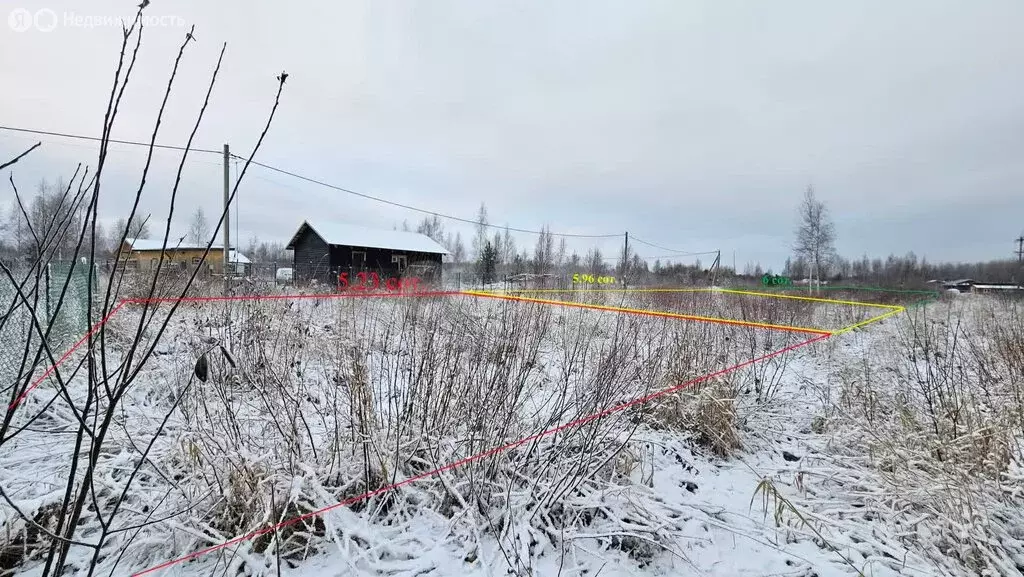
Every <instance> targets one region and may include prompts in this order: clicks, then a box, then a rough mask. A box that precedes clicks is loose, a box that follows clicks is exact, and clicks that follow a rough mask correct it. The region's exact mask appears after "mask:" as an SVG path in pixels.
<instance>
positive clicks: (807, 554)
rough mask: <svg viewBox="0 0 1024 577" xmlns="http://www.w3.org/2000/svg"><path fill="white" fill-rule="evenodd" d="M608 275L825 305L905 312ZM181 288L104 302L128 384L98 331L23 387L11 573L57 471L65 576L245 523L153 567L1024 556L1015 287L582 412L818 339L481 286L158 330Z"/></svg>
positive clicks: (123, 570)
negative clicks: (553, 302) (64, 526)
mask: <svg viewBox="0 0 1024 577" xmlns="http://www.w3.org/2000/svg"><path fill="white" fill-rule="evenodd" d="M826 296H827V295H826ZM545 298H566V296H565V295H558V296H555V295H546V296H545ZM587 299H588V300H587V302H597V301H594V300H592V299H602V300H600V301H599V302H600V304H605V305H607V304H614V305H618V306H630V307H636V308H650V309H656V310H664V311H670V312H678V313H685V314H694V315H700V316H722V317H727V318H733V319H741V320H749V321H753V322H767V323H771V324H784V325H790V326H803V327H822V328H826V329H839V328H841V327H843V326H848V325H850V324H853V323H857V322H860V321H862V320H865V319H866V318H870V317H871V316H875V315H877V314H879V313H882V312H885V311H884V310H882V309H858V308H856V307H850V306H846V305H841V304H823V303H808V302H806V301H795V300H781V299H766V298H762V297H752V296H745V295H728V294H719V293H714V294H712V293H690V294H675V293H673V294H646V295H644V294H639V295H629V296H626V295H618V296H612V295H600V296H593V295H591V296H588V297H587ZM169 308H170V307H169V305H167V304H163V305H160V306H159V307H157V308H156V311H155V312H156V314H155V316H152V313H153V311H152V310H150V311H149V314H144V309H143V307H142V306H141V305H131V306H127V307H125V308H124V309H123V310H122V311H120V312H119V313H118V314H116V315H115V316H114V317H113V318H112V320H111V321H110V322H108V323H107V325H106V327H105V331H104V339H105V342H104V347H103V351H104V354H103V355H100V354H99V353H98V352H97V353H96V354H94V355H93V357H92V360H93V368H94V374H96V375H102V374H103V373H104V371H105V372H107V373H108V374H109V378H108V379H107V380H108V381H109V382H116V381H118V379H127V380H128V382H129V383H130V384H129V385H128V386H127V387H125V388H124V393H123V396H120V397H118V396H117V394H116V390H117V389H116V387H115V394H114V395H113V397H114V398H113V399H112V398H111V395H110V393H109V391H108V389H107V388H106V387H105V385H104V384H103V379H101V378H95V377H94V378H92V379H90V378H89V370H88V369H89V363H86V362H84V361H85V360H86V359H87V356H86V355H85V354H84V352H82V353H76V355H75V356H73V357H72V359H70V360H69V361H68V362H67V363H66V364H65V365H62V367H63V370H62V380H64V381H65V382H66V385H65V386H64V387H61V386H59V383H58V382H57V381H56V379H54V378H51V379H48V380H47V381H46V382H45V383H44V384H43V385H41V386H40V387H39V388H38V389H36V390H35V391H33V393H32V394H31V395H29V397H28V398H27V400H26V401H25V402H24V406H22V407H20V408H19V409H18V410H17V411H16V412H15V413H14V417H13V420H12V421H11V423H10V425H9V432H8V433H7V435H6V436H5V440H4V443H3V445H2V446H0V486H2V488H3V491H4V502H3V503H0V521H2V522H3V523H4V526H5V528H6V533H5V537H4V538H5V546H4V549H3V552H2V555H0V568H4V569H7V570H8V573H9V574H12V575H15V574H16V575H27V576H38V575H43V574H44V572H45V568H46V566H47V565H48V564H50V565H52V564H53V560H52V559H48V557H49V556H48V553H49V552H50V551H51V550H53V549H56V548H53V549H51V547H50V546H49V544H48V542H47V537H46V534H45V533H46V532H48V531H49V527H53V526H55V523H56V518H57V517H58V516H59V514H60V508H61V507H60V504H61V502H62V501H63V500H64V499H65V496H66V494H71V495H72V498H71V499H70V502H71V503H72V504H74V502H75V501H76V499H75V497H78V496H80V499H78V500H79V502H80V503H81V507H80V511H79V512H78V514H77V518H78V523H77V525H76V528H75V530H74V533H73V538H72V539H73V541H74V543H72V544H70V545H69V547H68V548H67V550H68V553H67V562H66V564H67V566H68V567H69V570H68V571H66V572H65V574H66V575H83V576H84V575H90V574H94V575H117V576H120V575H133V574H138V573H140V572H143V571H145V570H147V569H150V568H154V567H158V566H160V565H161V564H163V563H165V562H169V561H174V560H178V559H182V558H183V557H186V556H189V555H192V554H194V553H197V552H201V551H203V550H204V549H206V548H210V547H216V546H218V545H219V544H222V543H225V542H228V541H229V540H231V539H233V538H236V537H243V538H241V539H238V540H236V541H232V542H231V543H230V544H229V545H228V546H226V547H222V548H218V549H216V550H212V551H208V552H205V553H204V554H202V555H198V556H195V557H194V558H191V559H187V560H182V561H180V562H178V563H174V564H171V565H168V566H165V567H163V568H161V569H159V570H155V571H152V572H149V573H146V574H148V575H168V576H170V575H228V576H234V575H268V576H269V575H279V574H280V575H296V576H302V577H311V576H314V575H316V576H320V575H322V576H342V575H394V576H398V575H402V576H409V577H412V576H445V575H467V576H469V575H472V576H477V575H479V576H492V575H524V576H525V575H566V576H583V575H587V576H595V575H612V576H616V575H622V576H626V575H631V576H637V575H639V576H647V575H694V576H699V575H716V576H717V575H721V576H755V575H757V576H763V575H778V576H783V575H786V576H804V577H811V576H815V575H816V576H819V577H826V576H831V575H858V574H863V575H869V576H879V577H882V576H887V575H1007V576H1008V575H1019V574H1020V572H1021V570H1022V569H1021V568H1022V567H1024V512H1022V509H1021V506H1022V500H1024V483H1022V479H1024V469H1022V468H1021V462H1022V454H1021V448H1020V441H1021V438H1022V434H1021V426H1022V422H1024V385H1022V380H1024V379H1022V371H1024V314H1022V313H1024V311H1022V309H1021V306H1020V305H1019V304H1013V303H1008V302H1001V301H994V300H989V299H985V298H979V297H975V296H970V297H963V298H960V299H953V300H943V301H940V302H936V303H932V304H929V305H926V306H921V307H915V308H912V309H910V310H908V311H907V312H906V313H902V314H899V315H897V316H894V317H891V318H889V319H885V320H882V321H879V322H877V323H874V324H871V325H869V326H867V327H865V328H863V329H857V330H854V331H851V332H847V333H844V334H841V335H837V336H835V337H832V338H829V339H827V340H819V341H818V342H815V343H812V344H807V345H804V346H801V347H799V348H795V349H793V350H791V351H789V352H786V353H784V354H779V355H776V356H772V357H771V358H768V359H765V360H763V361H761V362H758V363H754V364H748V365H745V366H742V367H740V368H738V369H736V370H733V371H730V372H726V373H723V374H719V375H716V376H714V377H712V378H707V379H704V380H701V381H699V382H694V383H692V384H691V385H689V386H687V387H686V388H684V389H682V390H680V391H678V392H673V393H671V394H668V395H663V396H659V397H657V398H655V399H652V400H650V401H649V402H647V403H644V404H642V405H634V406H630V407H628V408H625V409H623V410H616V411H612V412H608V413H607V414H605V415H603V416H602V417H600V418H596V419H594V418H591V419H589V420H586V419H587V417H589V416H591V415H594V414H595V413H600V412H601V411H606V410H608V409H612V408H615V407H617V406H620V405H622V404H623V403H625V402H628V401H630V400H632V399H636V398H640V397H644V396H645V395H650V394H651V393H655V392H657V391H660V390H664V389H666V388H668V387H673V386H676V385H679V384H682V383H688V382H691V381H693V380H694V379H698V378H700V377H702V376H704V375H708V374H710V373H715V372H716V371H722V370H723V369H728V368H730V367H733V366H735V365H737V364H741V363H745V362H747V361H749V360H750V359H752V358H757V357H761V356H763V355H768V354H771V353H772V352H773V351H778V350H781V349H785V348H786V347H791V346H795V345H798V344H800V343H803V342H806V341H808V340H809V339H813V338H816V337H817V335H814V334H806V333H800V332H792V331H779V330H770V329H765V328H756V327H747V326H737V325H724V324H715V323H707V322H696V321H685V320H678V319H666V318H659V317H652V316H640V315H628V314H621V313H613V312H605V311H596V310H587V309H580V308H567V307H555V306H550V305H545V304H536V303H524V302H510V301H502V300H496V299H481V298H476V297H468V296H455V297H431V298H415V299H409V298H376V299H334V300H276V301H259V302H256V301H240V302H232V303H230V306H228V305H226V304H225V303H210V304H194V303H189V304H184V305H182V306H181V308H179V309H178V310H177V312H176V313H175V315H174V317H173V318H172V320H171V321H170V323H169V324H168V326H167V327H166V329H165V330H163V331H162V333H161V330H160V321H161V320H162V319H163V318H164V316H165V315H166V313H167V312H168V310H169ZM228 318H230V319H231V320H230V323H229V322H227V319H228ZM140 326H141V327H142V328H141V337H140V338H139V343H140V345H139V347H137V348H136V349H135V350H133V347H132V343H133V340H134V337H135V335H136V333H137V332H138V331H139V330H140V329H139V327H140ZM148 346H152V347H153V353H154V354H153V356H152V357H151V358H150V359H149V361H148V362H146V363H145V364H144V365H143V366H141V367H138V364H137V363H133V362H131V360H130V359H132V358H134V357H137V356H139V355H141V354H142V353H141V351H144V350H145V349H146V348H147V347H148ZM97 351H99V349H98V348H97ZM125 365H126V366H128V367H129V369H128V370H127V371H124V370H123V369H119V367H123V366H125ZM197 365H200V366H198V370H197ZM104 367H106V368H105V369H104ZM76 368H78V370H77V371H76V370H75V369H76ZM197 373H198V374H200V376H203V377H205V380H203V379H200V378H198V377H197V376H196V375H197ZM90 382H92V383H93V384H92V385H90ZM112 406H113V407H114V409H113V410H109V411H108V410H107V409H108V407H112ZM86 409H88V410H86ZM581 419H584V420H585V421H584V422H582V423H581V422H579V421H580V420H581ZM560 426H564V428H562V429H560V430H558V431H557V432H554V433H552V434H546V435H541V433H543V432H545V431H551V430H552V429H556V428H558V427H560ZM80 431H84V433H80ZM98 436H102V442H99V443H90V438H96V437H98ZM523 439H527V440H526V441H525V442H520V441H521V440H523ZM90 447H92V448H91V449H90ZM495 448H497V449H495ZM90 455H91V457H92V458H90ZM466 460H468V461H466ZM463 461H465V462H463ZM460 462H463V463H462V464H460V465H459V466H457V467H451V468H446V469H444V470H443V471H441V472H440V473H436V474H429V475H426V476H423V477H422V478H417V477H418V476H422V475H424V474H425V473H430V472H431V471H435V470H437V469H439V468H444V467H445V466H446V465H449V464H453V463H460ZM92 464H94V470H93V467H92ZM73 470H74V471H76V474H75V475H74V482H73V483H72V484H71V486H70V487H69V483H68V478H69V476H70V475H71V472H72V471H73ZM409 479H415V481H414V482H409V483H404V484H403V481H406V480H409ZM395 484H400V486H399V487H397V488H394V489H392V490H387V491H382V490H381V489H386V488H388V487H390V486H392V485H395ZM367 493H371V495H369V496H366V494H367ZM328 508H329V509H328ZM324 509H328V510H326V511H323V510H324ZM17 510H20V511H22V512H23V513H24V514H25V515H27V516H28V517H30V518H32V519H34V523H26V522H25V521H24V520H22V519H21V518H20V516H19V515H18V514H17V513H16V511H17ZM318 511H323V512H321V513H319V514H316V515H312V514H310V513H312V512H318ZM69 514H70V513H69ZM303 515H305V517H304V518H301V519H299V520H298V521H289V520H292V519H295V518H296V517H298V516H303ZM254 532H257V533H259V534H255V535H254V534H253V533H254Z"/></svg>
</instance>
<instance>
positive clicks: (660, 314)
mask: <svg viewBox="0 0 1024 577" xmlns="http://www.w3.org/2000/svg"><path fill="white" fill-rule="evenodd" d="M462 294H466V295H470V296H482V297H491V298H497V299H505V300H511V301H520V302H529V303H538V304H546V305H561V306H567V307H575V308H582V309H593V310H600V311H609V312H620V313H632V314H640V315H647V316H657V317H665V318H672V319H682V320H691V321H703V322H711V323H720V324H727V325H738V326H744V327H756V328H762V329H776V330H784V331H794V332H801V333H814V334H818V335H825V334H832V331H830V330H827V329H815V328H810V327H794V326H789V325H773V324H770V323H757V322H752V321H740V320H736V319H723V318H718V317H705V316H700V315H686V314H680V313H669V312H665V311H652V310H648V309H632V308H627V307H613V306H607V305H595V304H587V303H574V302H571V301H554V300H547V299H537V298H530V297H519V296H513V295H506V294H499V293H491V292H484V291H462Z"/></svg>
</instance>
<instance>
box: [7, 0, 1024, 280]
mask: <svg viewBox="0 0 1024 577" xmlns="http://www.w3.org/2000/svg"><path fill="white" fill-rule="evenodd" d="M135 3H136V2H130V1H122V0H118V1H102V0H100V1H92V2H88V3H84V2H80V1H71V0H67V1H58V0H44V1H42V2H30V1H29V0H24V2H22V5H24V7H26V8H29V9H30V12H36V11H38V10H40V9H43V8H48V9H50V10H51V11H52V13H53V14H54V15H56V27H55V28H54V29H53V30H51V31H48V32H44V31H41V30H39V29H38V28H36V26H35V25H34V24H33V25H32V26H30V27H29V29H28V30H25V31H16V30H14V27H12V26H9V25H3V24H0V67H2V76H0V78H2V83H0V86H2V89H0V124H2V125H7V126H18V127H27V128H34V129H42V130H52V131H59V132H70V133H81V134H89V135H98V134H99V133H100V129H101V126H102V114H103V111H104V109H105V104H106V99H107V96H108V93H109V91H110V85H111V82H112V77H113V71H114V69H115V65H116V57H117V52H118V49H119V46H120V29H119V28H117V27H114V26H110V25H109V23H110V22H111V21H112V20H114V19H116V18H118V17H125V18H130V17H131V16H133V14H134V9H135V8H134V5H135ZM18 7H19V4H18V3H17V2H5V3H4V6H3V8H2V10H3V16H4V18H5V20H8V22H7V24H14V25H15V26H16V25H17V23H16V22H15V20H16V18H13V19H9V18H7V16H8V14H9V13H10V11H11V10H13V9H15V8H18ZM145 14H146V15H147V16H148V17H149V18H150V19H151V20H153V21H154V22H153V25H151V26H149V27H148V28H146V30H145V32H144V40H143V48H142V50H141V51H140V55H139V64H138V65H137V67H136V71H135V76H134V77H133V80H132V83H131V85H130V87H129V89H128V90H127V92H126V93H125V101H124V104H123V105H122V109H121V111H120V115H119V118H118V122H117V124H116V126H115V129H114V137H115V138H122V139H129V140H144V139H148V137H149V135H150V133H151V132H152V128H153V123H154V120H155V117H156V111H157V108H158V107H159V103H160V99H161V98H162V94H163V88H164V86H165V85H166V83H167V79H168V77H169V74H170V70H171V65H172V64H173V59H174V56H175V55H176V53H177V48H178V45H179V44H180V43H181V41H182V39H183V37H184V34H185V32H186V31H187V30H188V27H189V26H191V25H193V24H194V25H195V27H196V33H195V34H196V37H197V38H198V42H197V43H195V44H193V45H191V46H190V47H189V48H188V50H187V52H186V55H185V57H184V59H183V61H182V65H181V69H180V70H179V75H178V79H177V81H176V85H175V90H174V93H173V96H172V98H171V100H170V102H169V104H168V111H167V113H166V117H165V124H164V125H163V126H162V128H161V131H160V134H159V137H158V141H159V142H163V143H168V144H183V143H184V142H185V140H186V138H187V135H188V132H189V131H190V129H191V126H192V123H193V122H194V118H195V114H196V112H197V111H198V109H199V106H200V104H201V102H202V98H203V95H204V93H205V89H206V88H205V86H206V82H207V81H208V79H209V77H210V75H211V73H212V70H213V67H214V64H215V62H216V58H217V54H218V53H219V51H220V48H221V43H222V42H227V44H228V47H227V54H226V57H225V61H224V65H223V67H222V71H221V75H220V77H219V78H218V82H217V86H216V88H215V89H214V93H213V97H212V102H211V105H210V107H209V109H208V111H207V116H206V119H205V121H204V123H203V125H202V127H201V129H200V131H199V134H198V136H197V140H196V145H198V146H200V147H205V148H215V149H219V148H220V147H221V146H222V144H223V143H230V145H231V147H232V150H233V151H234V152H236V153H239V154H247V153H248V152H249V151H250V150H251V148H252V146H253V145H254V144H255V142H256V138H257V137H258V134H259V131H260V130H261V128H262V126H263V123H264V121H265V119H266V116H267V114H268V112H269V110H270V106H271V104H272V100H273V95H274V91H275V89H276V82H275V80H274V77H275V76H276V75H277V74H278V73H280V72H281V71H282V70H286V71H287V72H288V74H289V78H288V82H287V85H286V86H285V92H284V96H283V99H282V103H281V107H280V109H279V111H278V115H277V117H276V119H275V121H274V124H273V126H272V129H271V131H270V133H269V135H268V138H267V141H266V142H265V145H264V147H263V149H262V150H261V151H260V152H259V155H258V157H257V160H259V161H261V162H265V163H268V164H272V165H275V166H278V167H281V168H284V169H287V170H290V171H294V172H297V173H301V174H304V175H307V176H310V177H312V178H316V179H320V180H324V181H327V182H330V183H333V184H336V185H339V186H342V187H346V188H350V189H354V190H357V191H361V192H365V193H368V194H374V195H378V196H383V197H386V198H388V199H392V200H395V201H398V202H403V203H407V204H411V205H415V206H419V207H423V208H428V209H432V210H437V211H439V212H443V213H448V214H453V215H456V216H462V217H465V218H473V216H474V215H475V212H476V210H477V207H478V206H479V204H480V202H481V201H482V202H486V204H487V208H488V211H489V213H490V215H491V220H492V222H495V223H500V224H505V223H508V224H510V225H511V226H516V227H521V228H528V229H535V228H539V227H540V226H541V225H544V224H547V225H550V227H551V229H552V230H554V231H556V232H573V233H584V234H605V233H614V234H618V233H622V232H624V231H627V230H628V231H629V232H630V234H631V235H633V236H635V237H639V238H641V239H643V240H647V241H650V242H653V243H655V244H658V245H662V246H665V247H668V248H671V249H674V250H680V251H701V250H715V249H720V250H721V251H722V255H723V260H724V261H725V263H726V264H731V260H732V258H733V257H732V255H733V252H734V251H735V253H736V259H737V264H738V265H739V267H740V268H741V269H742V268H743V265H744V264H745V263H746V262H748V261H760V262H761V263H763V264H765V265H767V266H775V267H778V266H779V265H780V264H781V263H782V261H783V260H784V259H785V257H786V256H787V255H788V254H789V252H790V246H791V244H792V238H793V229H794V226H795V213H796V208H797V205H798V203H799V200H800V196H801V194H802V191H803V189H804V188H806V186H807V185H808V184H813V186H814V187H815V189H816V191H817V194H818V196H819V198H820V199H822V200H823V201H825V203H826V204H827V205H828V207H829V208H830V210H831V214H832V216H833V219H834V220H835V223H836V226H837V232H838V242H837V245H838V248H839V250H840V252H841V253H843V254H844V255H846V256H849V257H855V256H859V255H861V254H864V253H867V254H869V255H871V256H885V255H887V254H889V253H891V252H892V253H897V254H903V253H906V252H908V251H914V252H915V253H917V254H918V255H919V256H922V255H923V256H926V257H927V258H928V259H929V260H988V259H993V258H1006V257H1009V256H1011V253H1012V250H1013V249H1014V248H1015V247H1014V243H1013V242H1012V239H1013V238H1015V237H1016V236H1017V235H1018V234H1020V233H1021V232H1022V230H1024V98H1022V94H1024V74H1022V72H1024V66H1022V64H1024V34H1021V33H1020V31H1021V23H1022V22H1024V2H1021V1H1020V0H984V1H980V2H970V1H967V0H963V1H948V0H914V1H911V0H901V1H899V2H891V1H865V0H856V1H854V0H848V1H845V2H839V1H835V2H821V1H820V0H807V1H785V0H776V1H772V2H754V1H748V0H742V1H739V0H737V1H727V0H725V1H723V0H715V1H710V0H708V1H705V2H693V1H684V0H665V1H649V0H642V1H638V2H627V1H621V0H620V1H617V2H607V1H595V0H586V1H583V0H580V1H567V0H559V1H557V2H549V1H523V0H518V1H507V2H506V1H500V2H499V1H494V0H488V1H484V2H481V1H479V0H466V1H459V2H452V1H440V0H430V1H421V2H414V1H412V0H408V1H401V2H398V1H389V0H365V1H347V0H345V1H337V2H319V3H317V6H316V8H303V7H299V5H298V3H293V4H290V5H289V4H286V3H282V2H269V1H264V0H246V1H241V0H218V1H217V2H211V1H208V0H205V1H200V0H176V1H174V2H171V1H169V0H153V1H152V4H151V5H150V6H149V7H148V8H146V10H145ZM76 17H80V18H78V19H77V20H76ZM86 17H94V22H98V23H99V25H98V26H93V27H87V26H84V25H83V24H85V22H86ZM39 18H40V20H38V21H37V22H36V23H35V24H40V25H42V26H43V27H48V24H50V23H51V21H50V20H49V18H50V15H49V14H42V15H41V16H39ZM40 139H41V140H42V141H43V147H42V148H41V149H39V150H37V151H36V152H35V153H33V154H32V155H31V156H30V157H28V158H27V159H26V160H24V161H22V162H21V163H19V164H18V165H16V166H15V167H14V176H15V179H16V182H18V183H19V185H20V187H22V188H23V189H30V190H31V189H32V188H34V185H35V184H36V183H37V182H38V181H39V180H40V179H41V178H44V177H47V178H54V177H56V176H59V175H62V174H63V175H70V174H71V173H72V172H73V170H74V167H75V164H76V163H77V162H83V163H87V164H90V165H95V163H96V148H95V146H94V145H92V144H90V143H85V142H76V141H69V140H66V139H62V138H55V137H33V136H31V135H24V134H14V133H11V132H8V131H3V130H0V158H4V159H6V158H8V157H10V156H12V155H13V154H15V153H17V152H20V151H21V150H22V149H24V148H26V146H27V145H30V144H31V143H33V142H35V141H36V140H40ZM144 159H145V150H144V149H137V148H134V147H129V146H117V147H116V148H115V150H114V152H113V153H112V154H111V157H110V158H109V162H108V165H107V171H108V172H107V173H106V175H105V176H106V178H105V179H104V187H103V201H102V206H101V213H102V216H103V217H104V218H106V219H108V220H113V219H115V218H116V217H118V216H120V215H121V214H122V213H126V212H127V210H128V209H127V206H126V202H127V201H128V199H129V198H131V195H132V193H133V192H134V190H135V188H137V187H138V181H139V169H140V167H141V165H142V162H143V161H144ZM179 160H180V155H179V154H178V153H172V152H158V153H157V155H156V158H155V161H154V162H155V164H154V167H155V168H154V174H153V175H151V178H150V181H149V183H148V184H147V188H146V195H145V196H144V198H143V211H144V212H146V213H152V214H153V217H152V221H153V222H154V224H156V225H157V226H156V227H154V228H161V229H162V228H163V226H164V224H165V222H166V220H165V219H166V214H167V203H168V191H169V188H170V185H171V183H172V178H173V172H174V168H175V166H176V165H177V163H178V162H179ZM5 172H7V171H5ZM7 176H8V175H7V174H4V175H3V181H4V186H3V187H2V188H0V207H2V209H3V211H4V212H6V211H7V208H8V207H9V205H10V201H11V199H12V198H13V196H12V193H11V191H10V186H9V184H7V183H6V180H7ZM221 191H222V171H221V168H220V158H219V157H217V156H215V155H209V154H193V155H191V156H190V157H189V159H188V160H187V163H186V170H185V173H184V176H183V180H182V189H181V194H180V199H179V205H178V207H177V208H176V212H175V218H174V220H173V221H172V229H173V230H174V231H175V232H179V234H180V233H184V231H185V230H186V229H187V226H188V216H189V213H191V212H192V211H193V210H194V208H195V206H197V205H202V206H203V207H204V208H205V209H206V211H207V213H212V212H213V211H219V206H220V204H221ZM239 194H240V218H239V222H238V228H239V232H240V236H241V238H242V239H243V243H244V241H245V240H247V239H248V238H250V237H252V236H259V237H260V238H262V239H276V240H286V239H287V238H288V237H289V236H290V235H291V233H292V232H294V230H295V229H297V228H298V226H299V224H301V222H302V221H303V220H304V219H321V220H336V221H344V222H356V223H361V224H364V225H368V226H379V227H386V228H391V226H392V225H393V224H394V223H396V222H397V223H400V222H401V221H402V220H408V221H409V222H410V223H411V224H415V222H416V221H418V220H419V219H420V218H421V216H422V215H418V214H416V213H413V212H409V211H406V210H402V209H398V208H393V207H388V206H385V205H380V204H377V203H373V202H370V201H366V200H363V199H360V198H357V197H354V196H351V195H347V194H344V193H341V192H337V191H333V190H329V189H325V188H321V187H318V186H316V185H312V184H308V183H305V182H302V181H299V180H296V179H293V178H291V177H288V176H285V175H281V174H274V173H271V172H268V171H266V170H264V169H259V168H253V169H251V171H250V173H249V174H248V175H247V176H246V181H245V182H243V185H242V188H241V189H240V193H239ZM446 225H447V226H455V227H457V228H458V230H462V232H463V236H464V237H467V240H468V235H469V234H471V227H469V226H460V225H458V224H456V223H450V224H449V223H446ZM232 228H233V229H234V228H235V227H234V223H233V226H232ZM232 232H234V231H232ZM518 240H519V242H520V244H522V243H525V242H529V243H531V245H532V243H533V241H534V239H533V238H530V237H529V236H528V235H518ZM595 244H596V245H599V246H600V247H601V248H603V249H604V250H605V251H606V252H610V251H613V250H621V248H617V247H621V241H620V240H611V241H606V242H601V241H590V240H574V241H572V242H571V243H570V247H571V248H576V249H577V250H579V251H580V252H581V253H583V252H585V251H586V250H587V249H588V248H589V247H590V246H594V245H595ZM637 252H639V253H640V254H641V255H643V256H651V257H653V256H658V255H662V254H665V251H664V250H660V249H656V248H652V247H649V246H644V245H637Z"/></svg>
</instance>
